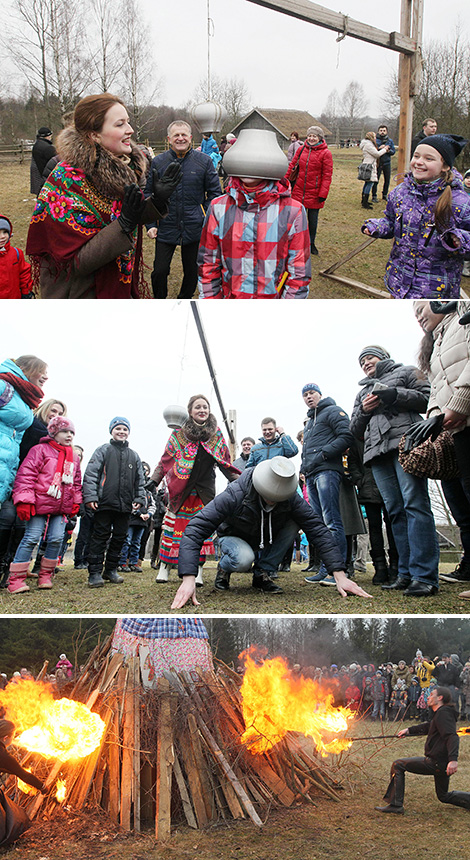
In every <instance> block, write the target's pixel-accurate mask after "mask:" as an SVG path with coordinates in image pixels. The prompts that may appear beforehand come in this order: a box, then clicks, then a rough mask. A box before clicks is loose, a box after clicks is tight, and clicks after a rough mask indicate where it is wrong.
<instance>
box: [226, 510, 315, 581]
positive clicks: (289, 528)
mask: <svg viewBox="0 0 470 860" xmlns="http://www.w3.org/2000/svg"><path fill="white" fill-rule="evenodd" d="M298 530H299V527H298V525H297V523H295V522H294V521H293V520H287V521H286V522H285V523H284V525H283V527H282V528H281V529H280V530H279V531H278V533H277V534H276V535H275V536H274V538H273V542H272V544H269V546H266V547H264V549H261V550H259V551H258V552H256V553H255V552H254V550H253V549H252V548H251V546H250V544H249V543H247V542H246V541H245V540H243V539H242V538H239V537H232V536H231V535H225V536H223V537H219V546H220V552H221V559H220V561H219V566H220V567H221V568H222V570H224V571H225V572H226V573H233V572H234V571H247V570H250V569H251V566H252V564H254V566H255V568H256V570H262V571H264V572H265V573H267V574H268V576H269V574H270V573H275V572H276V571H277V569H278V567H279V565H280V563H281V561H282V559H283V558H284V555H285V554H286V551H287V549H288V548H289V547H290V546H292V544H293V542H294V538H295V536H296V534H297V532H298Z"/></svg>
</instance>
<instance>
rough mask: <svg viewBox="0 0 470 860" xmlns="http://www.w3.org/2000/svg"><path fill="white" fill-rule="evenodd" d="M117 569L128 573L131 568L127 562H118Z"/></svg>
mask: <svg viewBox="0 0 470 860" xmlns="http://www.w3.org/2000/svg"><path fill="white" fill-rule="evenodd" d="M117 570H119V572H120V573H130V570H131V569H130V567H129V565H128V564H118V566H117Z"/></svg>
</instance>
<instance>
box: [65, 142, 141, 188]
mask: <svg viewBox="0 0 470 860" xmlns="http://www.w3.org/2000/svg"><path fill="white" fill-rule="evenodd" d="M56 145H57V153H58V155H59V156H60V158H61V160H63V161H66V162H67V163H68V164H70V165H71V166H72V167H76V168H78V169H79V170H83V172H84V174H85V175H86V177H87V178H88V179H89V180H90V181H91V182H92V184H93V185H94V187H95V188H96V190H97V191H99V192H100V193H101V194H103V195H104V196H105V197H109V198H111V199H120V198H122V196H123V193H124V188H125V186H126V185H131V184H132V183H134V182H137V184H138V185H140V186H141V187H143V186H144V185H145V175H146V172H147V166H146V163H145V158H144V156H143V155H142V152H141V150H140V149H139V147H138V146H137V145H136V144H135V143H133V142H132V141H131V145H132V152H131V155H130V163H129V164H127V163H126V161H125V160H123V159H121V158H117V157H116V156H114V155H113V154H112V153H111V152H109V150H107V149H104V147H102V146H100V145H99V144H95V143H93V142H92V141H90V140H88V139H87V138H85V137H84V136H83V135H82V134H80V133H79V132H78V131H77V130H76V129H75V128H73V127H69V128H64V130H63V131H61V132H60V134H59V136H58V138H57V141H56Z"/></svg>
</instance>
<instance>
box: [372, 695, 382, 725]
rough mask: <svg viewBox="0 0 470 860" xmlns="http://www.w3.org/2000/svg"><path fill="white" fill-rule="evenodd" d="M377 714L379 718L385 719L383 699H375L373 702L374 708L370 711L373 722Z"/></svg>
mask: <svg viewBox="0 0 470 860" xmlns="http://www.w3.org/2000/svg"><path fill="white" fill-rule="evenodd" d="M379 712H380V716H381V718H382V719H384V717H385V701H384V699H376V701H375V702H374V707H373V709H372V719H373V720H376V719H377V717H378V716H379Z"/></svg>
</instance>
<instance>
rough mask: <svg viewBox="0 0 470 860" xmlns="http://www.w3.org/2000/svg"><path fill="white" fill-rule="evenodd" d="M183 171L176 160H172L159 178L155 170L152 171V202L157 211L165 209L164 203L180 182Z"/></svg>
mask: <svg viewBox="0 0 470 860" xmlns="http://www.w3.org/2000/svg"><path fill="white" fill-rule="evenodd" d="M182 175H183V171H182V169H181V165H180V164H178V162H177V161H172V162H171V164H169V165H168V167H167V169H166V170H165V173H164V174H163V176H162V178H161V179H160V178H159V176H158V173H157V171H156V170H154V171H153V176H152V183H153V192H152V198H151V199H152V203H153V205H154V206H155V209H157V211H158V212H161V211H162V210H164V209H166V203H167V201H168V200H169V198H170V197H171V195H172V194H173V191H174V190H175V188H176V187H177V185H179V183H180V182H181V177H182Z"/></svg>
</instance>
